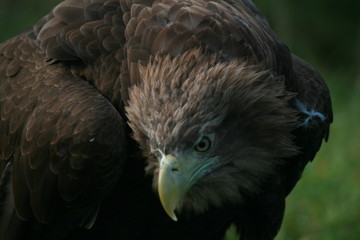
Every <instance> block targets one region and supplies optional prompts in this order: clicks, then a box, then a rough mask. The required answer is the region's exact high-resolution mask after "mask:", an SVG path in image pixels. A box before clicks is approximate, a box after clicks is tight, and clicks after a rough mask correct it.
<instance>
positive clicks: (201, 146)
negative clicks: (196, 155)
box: [195, 136, 212, 153]
mask: <svg viewBox="0 0 360 240" xmlns="http://www.w3.org/2000/svg"><path fill="white" fill-rule="evenodd" d="M211 144H212V143H211V139H210V138H209V137H208V136H204V137H202V138H201V139H200V141H199V142H198V143H197V144H196V145H195V151H197V152H200V153H204V152H207V151H208V150H209V149H210V148H211Z"/></svg>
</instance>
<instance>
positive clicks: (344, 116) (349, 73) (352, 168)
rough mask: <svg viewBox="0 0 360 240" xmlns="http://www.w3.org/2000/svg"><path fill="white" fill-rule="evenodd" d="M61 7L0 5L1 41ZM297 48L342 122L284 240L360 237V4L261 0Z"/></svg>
mask: <svg viewBox="0 0 360 240" xmlns="http://www.w3.org/2000/svg"><path fill="white" fill-rule="evenodd" d="M59 2H60V1H59V0H1V2H0V41H3V40H6V39H8V38H10V37H11V36H14V35H16V34H18V33H20V32H21V31H23V30H25V29H26V28H28V27H30V26H32V25H33V24H34V23H35V22H36V21H37V20H38V19H40V18H41V17H42V16H43V15H45V14H46V13H48V12H49V11H50V10H51V8H52V7H53V6H55V5H56V4H57V3H59ZM254 2H255V3H256V4H257V6H258V7H259V8H260V10H261V11H262V12H263V13H264V15H265V16H267V18H268V20H269V22H270V25H271V26H272V27H273V29H274V31H275V32H276V33H277V34H278V35H279V37H280V39H282V40H283V41H284V42H285V43H286V44H287V45H288V46H289V47H290V49H291V50H292V51H293V52H294V53H295V54H297V55H298V56H300V57H302V58H304V59H306V60H307V61H308V62H310V63H311V64H313V65H314V66H315V67H316V68H317V69H318V70H319V71H320V72H321V74H322V75H323V77H324V78H325V80H326V81H327V83H328V85H329V88H330V92H331V95H332V100H333V107H334V117H335V121H334V124H333V125H332V128H331V133H330V139H329V142H328V143H326V144H324V145H323V147H322V149H321V150H320V152H319V154H318V155H317V157H316V159H315V160H314V162H313V163H311V164H310V165H309V166H308V167H307V169H306V170H305V172H304V175H303V178H302V180H301V181H300V182H299V183H298V186H297V187H296V188H295V190H294V191H293V193H292V194H291V195H290V197H289V198H288V201H287V211H286V215H285V220H284V224H283V227H282V229H281V232H280V233H279V236H278V238H277V239H278V240H292V239H293V240H298V239H301V240H338V239H347V240H357V239H359V236H360V186H359V185H360V127H359V123H360V107H359V102H360V1H359V0H342V1H338V0H316V1H314V0H301V1H300V0H277V1H270V0H254Z"/></svg>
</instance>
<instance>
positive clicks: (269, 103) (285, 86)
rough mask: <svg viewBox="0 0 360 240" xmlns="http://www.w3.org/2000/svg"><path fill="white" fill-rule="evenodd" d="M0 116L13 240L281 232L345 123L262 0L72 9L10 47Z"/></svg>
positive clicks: (99, 0)
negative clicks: (294, 198)
mask: <svg viewBox="0 0 360 240" xmlns="http://www.w3.org/2000/svg"><path fill="white" fill-rule="evenodd" d="M0 109H1V112H0V113H1V121H0V131H1V135H0V171H1V172H0V173H1V179H0V239H7V240H8V239H79V238H81V239H85V238H86V239H157V240H161V239H207V240H209V239H210V240H211V239H214V240H219V239H224V237H226V236H229V231H236V232H237V234H238V235H239V236H240V238H241V239H242V240H252V239H256V240H259V239H264V240H268V239H274V237H275V236H276V234H277V232H278V230H279V228H280V226H281V222H282V217H283V213H284V209H285V198H286V196H287V195H288V194H289V193H290V192H291V190H292V189H293V187H294V186H295V185H296V182H297V181H298V180H299V178H300V177H301V173H302V171H303V169H304V167H305V166H306V164H307V163H308V162H309V161H312V160H313V158H314V157H315V155H316V152H317V151H318V150H319V148H320V146H321V143H322V140H323V139H325V140H327V139H328V136H329V125H330V123H331V122H332V110H331V101H330V95H329V90H328V88H327V86H326V84H325V82H324V81H323V79H322V78H321V76H320V74H319V73H317V71H316V70H315V69H314V68H313V67H312V66H310V65H309V64H308V63H306V62H305V61H304V60H302V59H300V58H298V57H297V56H295V55H293V54H291V53H290V52H289V50H288V48H287V47H286V45H284V44H283V43H281V42H280V41H279V40H278V38H277V37H276V35H275V34H274V33H273V32H272V30H271V29H270V27H269V25H268V23H267V21H266V19H265V18H264V16H263V15H262V14H261V13H260V12H259V10H258V9H257V8H256V7H255V5H254V4H253V3H252V2H251V1H250V0H237V1H234V0H214V1H208V0H196V1H195V0H186V1H177V0H156V1H152V0H136V1H135V0H116V1H115V0H79V1H74V0H65V1H64V2H62V3H60V4H59V5H58V6H56V7H55V8H54V9H53V10H52V11H51V12H50V13H49V14H48V15H46V16H45V17H43V18H42V19H41V20H39V22H38V23H36V24H35V25H34V26H33V27H32V28H30V29H29V30H27V31H25V32H23V33H21V34H19V35H18V36H15V37H14V38H12V39H10V40H8V41H6V42H4V43H1V44H0ZM162 205H163V207H162ZM167 214H168V215H169V216H170V217H169V216H167ZM171 218H172V219H173V220H177V221H176V222H175V221H173V220H172V219H171ZM228 229H229V231H227V230H228Z"/></svg>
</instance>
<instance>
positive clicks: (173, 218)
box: [169, 213, 178, 222]
mask: <svg viewBox="0 0 360 240" xmlns="http://www.w3.org/2000/svg"><path fill="white" fill-rule="evenodd" d="M169 217H170V218H171V219H172V220H173V221H174V222H177V220H178V219H177V217H176V214H175V213H172V214H171V215H169Z"/></svg>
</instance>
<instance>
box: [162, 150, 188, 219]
mask: <svg viewBox="0 0 360 240" xmlns="http://www.w3.org/2000/svg"><path fill="white" fill-rule="evenodd" d="M180 171H181V169H180V168H179V161H178V160H177V159H176V158H175V157H174V156H173V155H171V154H169V155H166V156H164V157H162V159H161V162H160V171H159V181H158V192H159V197H160V201H161V204H162V206H163V208H164V210H165V212H166V213H167V214H168V215H169V217H170V218H171V219H172V220H174V221H177V217H176V215H175V209H176V207H177V205H178V204H179V202H180V200H181V198H182V196H183V194H184V193H185V192H184V189H183V184H182V179H181V173H180Z"/></svg>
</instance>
